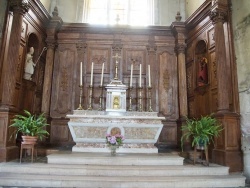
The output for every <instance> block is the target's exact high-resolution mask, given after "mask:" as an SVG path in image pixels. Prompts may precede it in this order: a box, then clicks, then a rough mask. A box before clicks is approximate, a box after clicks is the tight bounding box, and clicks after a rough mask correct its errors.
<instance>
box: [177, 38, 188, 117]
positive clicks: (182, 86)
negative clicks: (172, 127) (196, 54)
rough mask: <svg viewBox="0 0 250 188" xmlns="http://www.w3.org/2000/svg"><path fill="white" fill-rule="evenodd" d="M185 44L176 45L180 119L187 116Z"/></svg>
mask: <svg viewBox="0 0 250 188" xmlns="http://www.w3.org/2000/svg"><path fill="white" fill-rule="evenodd" d="M185 49H186V44H185V43H178V44H177V46H176V53H177V64H178V89H179V114H180V118H184V117H185V116H187V115H188V110H187V79H186V77H187V75H186V64H185V63H186V60H185V58H186V57H185Z"/></svg>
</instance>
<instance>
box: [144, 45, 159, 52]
mask: <svg viewBox="0 0 250 188" xmlns="http://www.w3.org/2000/svg"><path fill="white" fill-rule="evenodd" d="M146 48H147V51H148V54H150V53H154V54H156V51H157V46H155V45H147V46H146Z"/></svg>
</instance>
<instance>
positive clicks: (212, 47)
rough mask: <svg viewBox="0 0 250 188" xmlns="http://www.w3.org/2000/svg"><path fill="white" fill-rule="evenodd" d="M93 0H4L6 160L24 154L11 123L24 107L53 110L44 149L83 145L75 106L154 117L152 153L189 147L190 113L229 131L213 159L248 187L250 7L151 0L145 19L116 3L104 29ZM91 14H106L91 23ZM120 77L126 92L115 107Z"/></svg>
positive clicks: (0, 30) (208, 0) (245, 0)
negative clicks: (239, 176) (243, 179)
mask: <svg viewBox="0 0 250 188" xmlns="http://www.w3.org/2000/svg"><path fill="white" fill-rule="evenodd" d="M91 2H96V1H94V0H93V1H91V0H70V1H67V0H1V1H0V10H1V11H0V72H1V74H0V75H1V77H0V162H6V161H11V160H13V159H17V158H19V150H20V148H19V145H18V144H20V140H13V139H10V135H11V130H10V129H9V125H10V124H11V121H12V119H13V117H14V116H15V115H16V114H22V113H23V111H24V110H28V111H30V112H32V113H34V114H39V113H45V115H46V118H47V122H48V123H49V125H50V126H48V128H47V131H48V132H49V137H48V138H46V139H44V140H43V141H41V142H39V145H41V146H43V147H45V148H46V147H48V148H51V147H72V146H74V145H75V144H76V142H75V140H74V136H72V133H71V129H73V128H72V127H70V125H68V123H69V120H70V121H71V120H72V119H71V118H70V117H71V116H69V115H70V114H73V112H74V111H75V110H77V109H78V110H79V111H81V110H83V112H84V113H85V111H87V113H88V111H91V112H90V113H94V112H95V111H97V112H98V113H97V117H98V116H100V117H102V114H101V113H102V112H105V110H106V111H107V109H109V108H112V109H116V111H119V112H120V111H121V112H123V110H124V111H129V112H128V113H131V114H134V116H137V115H136V114H138V113H139V112H142V113H144V115H145V114H146V115H145V116H148V115H147V112H152V113H153V112H154V113H155V114H157V116H158V117H159V118H160V117H161V118H162V120H161V124H162V125H163V126H162V129H161V131H160V132H159V135H158V139H157V140H155V143H154V147H156V148H157V151H161V150H162V151H165V152H167V151H170V150H174V151H181V136H182V134H183V133H182V131H181V126H182V125H184V124H185V118H186V117H189V118H200V117H201V116H206V115H210V114H213V116H214V117H215V118H216V119H218V120H219V121H220V122H221V124H222V127H223V131H222V132H221V135H220V136H219V137H218V138H217V139H215V144H214V145H211V146H209V150H208V155H209V160H210V162H211V163H215V164H219V165H223V166H228V167H229V171H230V172H244V174H245V176H246V177H247V180H248V181H249V182H250V152H249V150H250V123H249V122H250V115H249V114H250V97H249V95H250V66H249V59H250V42H249V41H250V1H249V0H241V1H237V0H178V1H176V0H148V1H146V2H147V3H145V7H151V9H150V10H147V12H146V13H145V15H144V17H140V16H139V14H138V15H137V14H135V13H134V12H136V10H137V9H136V4H135V5H134V6H131V7H132V8H131V12H132V13H133V14H132V13H131V15H130V17H129V16H128V17H129V18H128V19H127V20H126V19H125V17H126V15H125V13H123V11H124V10H123V9H122V8H120V7H118V8H117V9H115V11H114V14H110V15H109V16H108V18H109V19H110V22H108V23H105V24H100V23H98V22H101V21H102V20H103V19H105V18H106V14H107V12H105V11H104V12H101V10H99V9H98V7H97V4H95V6H94V5H93V6H92V4H91ZM104 2H110V1H102V3H104ZM117 2H123V3H124V2H125V1H117ZM128 2H130V1H128ZM99 3H100V1H99ZM139 3H142V2H141V1H139ZM121 4H122V3H121ZM119 5H120V4H119ZM102 6H104V5H102ZM117 6H118V5H117ZM96 7H97V8H96ZM91 8H92V9H93V10H94V11H97V12H101V13H102V14H99V13H98V14H97V13H95V14H94V15H95V16H96V17H94V18H93V20H92V21H93V23H90V21H91V15H92V16H93V13H92V14H91V10H92V9H91ZM133 8H134V9H133ZM97 15H99V16H97ZM135 17H138V18H139V20H135ZM145 17H147V19H148V20H149V21H148V22H147V23H146V22H145V23H144V22H143V21H142V20H143V19H145ZM140 19H141V20H140ZM95 21H96V22H95ZM126 21H128V22H126ZM130 23H131V25H130ZM133 24H134V25H133ZM136 24H138V25H136ZM112 79H114V80H113V81H114V82H117V83H118V81H119V84H120V85H124V88H126V89H125V90H126V91H125V93H126V94H125V95H124V96H123V94H124V93H123V90H124V88H123V89H121V90H122V92H121V93H122V95H120V94H119V96H118V94H116V96H115V97H114V102H113V106H112V107H110V106H108V101H109V100H108V98H109V92H108V89H109V84H110V83H112ZM117 80H118V81H117ZM119 84H117V85H119ZM79 86H80V87H79ZM110 88H111V87H110ZM106 90H107V91H106ZM106 94H107V95H106ZM120 97H121V99H120ZM117 100H123V101H124V102H120V103H119V102H117ZM79 107H81V108H80V109H79ZM111 111H112V110H111ZM98 114H99V115H98ZM85 115H86V114H85ZM100 117H99V118H100ZM86 121H87V120H86ZM135 121H136V120H135ZM144 121H145V120H144ZM149 121H153V120H149ZM155 121H157V122H158V120H157V118H156V119H155ZM138 124H139V123H138ZM145 130H146V129H145ZM145 130H144V129H143V131H145ZM147 130H148V129H147ZM137 131H138V132H139V129H138V130H137ZM157 131H159V130H157ZM157 131H156V132H157ZM138 134H139V133H138ZM141 134H143V133H141ZM155 134H158V132H157V133H155ZM18 142H19V143H18ZM145 145H146V144H145ZM147 147H149V146H148V145H147ZM184 150H185V151H184V153H188V152H189V151H192V148H191V143H190V142H186V143H185V148H184Z"/></svg>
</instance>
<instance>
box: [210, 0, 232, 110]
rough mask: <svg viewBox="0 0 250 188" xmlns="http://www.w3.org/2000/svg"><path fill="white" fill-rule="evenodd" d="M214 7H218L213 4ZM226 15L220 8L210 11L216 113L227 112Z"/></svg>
mask: <svg viewBox="0 0 250 188" xmlns="http://www.w3.org/2000/svg"><path fill="white" fill-rule="evenodd" d="M214 6H218V5H217V4H215V5H214ZM226 17H227V14H226V12H225V11H224V10H223V9H221V8H220V7H216V8H214V9H212V11H211V14H210V18H211V20H212V22H213V24H214V40H215V54H216V61H217V63H216V64H217V80H218V109H217V111H218V112H228V111H229V82H228V80H229V69H230V66H229V64H228V61H227V57H226V46H225V35H224V27H223V24H224V22H225V21H226Z"/></svg>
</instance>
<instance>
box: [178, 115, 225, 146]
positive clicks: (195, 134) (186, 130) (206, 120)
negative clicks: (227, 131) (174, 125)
mask: <svg viewBox="0 0 250 188" xmlns="http://www.w3.org/2000/svg"><path fill="white" fill-rule="evenodd" d="M181 130H182V132H183V135H182V137H181V147H182V150H183V143H184V140H189V139H191V140H192V147H194V146H195V145H196V146H198V145H200V144H201V143H203V144H204V147H207V145H208V144H210V142H213V143H214V137H218V136H219V133H220V132H221V131H222V130H223V128H222V127H221V124H220V123H219V121H218V120H217V119H215V118H213V117H211V116H205V117H201V118H200V119H189V118H187V119H186V124H185V125H183V126H182V127H181Z"/></svg>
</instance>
